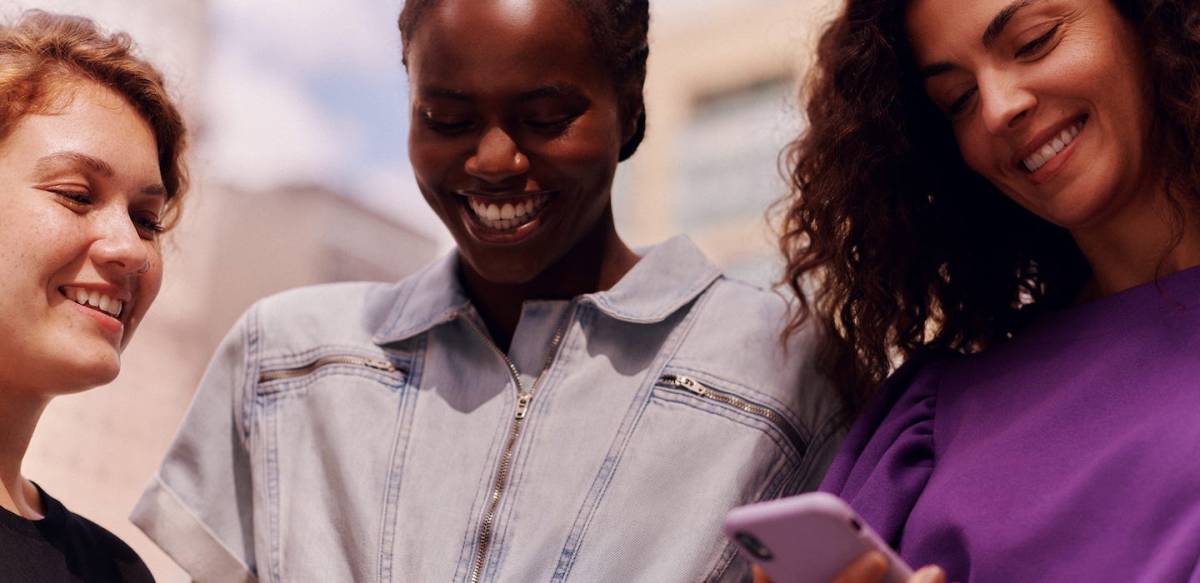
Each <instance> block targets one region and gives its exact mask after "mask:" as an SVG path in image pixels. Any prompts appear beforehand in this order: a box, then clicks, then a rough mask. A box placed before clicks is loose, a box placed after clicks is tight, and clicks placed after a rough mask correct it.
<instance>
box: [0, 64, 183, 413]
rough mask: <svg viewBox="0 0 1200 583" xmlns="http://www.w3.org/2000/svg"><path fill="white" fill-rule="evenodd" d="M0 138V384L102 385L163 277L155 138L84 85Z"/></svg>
mask: <svg viewBox="0 0 1200 583" xmlns="http://www.w3.org/2000/svg"><path fill="white" fill-rule="evenodd" d="M62 95H63V97H64V98H65V99H63V100H61V103H62V106H61V107H52V108H50V111H48V112H45V113H35V114H29V115H26V116H25V117H24V118H22V119H20V120H19V121H18V122H17V123H16V125H15V126H14V127H13V128H12V131H11V132H10V133H9V134H8V136H7V137H6V138H5V139H4V140H3V141H2V142H0V208H2V209H3V212H0V267H2V268H3V270H4V273H5V277H4V278H3V281H2V282H0V354H3V355H4V358H3V363H2V364H0V387H10V386H18V387H30V388H32V390H34V391H36V392H38V393H41V394H44V395H51V394H55V393H64V392H71V391H77V390H82V389H86V388H89V387H92V386H96V385H100V384H103V383H106V382H109V381H111V380H112V379H113V378H114V377H115V376H116V374H117V372H118V370H119V369H120V352H121V350H122V349H123V348H124V347H125V345H126V344H128V342H129V339H130V337H131V336H132V335H133V331H134V329H135V328H136V327H137V325H138V323H139V322H140V321H141V319H142V317H143V316H144V315H145V314H146V310H147V309H149V307H150V304H151V302H153V301H154V297H155V295H157V293H158V289H159V285H160V283H161V281H162V260H161V255H160V252H159V243H158V239H157V235H158V232H157V231H158V230H159V227H158V221H159V217H160V216H161V214H162V212H163V206H164V202H165V197H164V194H163V185H162V179H161V176H160V173H159V166H158V153H157V150H156V147H155V139H154V134H153V133H152V132H151V129H150V127H149V125H148V124H147V123H146V121H145V120H144V119H143V118H142V117H141V116H139V115H138V114H137V113H136V112H135V111H134V109H133V108H132V107H131V106H130V105H129V103H128V102H127V101H125V100H124V99H123V98H121V97H120V96H118V95H117V94H115V93H113V92H112V91H110V90H108V89H105V88H103V87H101V86H100V85H97V84H95V83H92V82H87V81H75V82H71V83H70V84H69V85H67V86H66V87H64V88H63V91H62Z"/></svg>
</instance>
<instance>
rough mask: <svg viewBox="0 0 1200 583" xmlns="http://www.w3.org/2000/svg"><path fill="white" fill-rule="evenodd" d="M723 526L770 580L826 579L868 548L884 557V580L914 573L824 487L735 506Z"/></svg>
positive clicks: (900, 580)
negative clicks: (827, 492) (815, 490)
mask: <svg viewBox="0 0 1200 583" xmlns="http://www.w3.org/2000/svg"><path fill="white" fill-rule="evenodd" d="M724 530H725V535H726V536H728V537H729V538H730V539H731V540H733V542H734V543H735V544H736V545H737V547H738V549H739V550H740V551H741V553H742V554H743V555H745V556H746V558H748V559H750V560H751V561H753V562H755V563H758V564H759V566H761V567H762V569H763V570H764V571H766V573H767V575H769V576H770V577H771V579H772V581H774V583H829V582H830V581H833V578H834V577H836V576H837V575H838V574H839V573H841V572H842V570H843V569H845V568H846V567H847V566H849V565H850V563H852V562H854V560H855V559H858V557H860V556H861V555H862V554H863V553H865V552H867V551H870V550H876V551H879V552H881V553H883V555H884V556H885V557H887V560H888V571H887V574H886V575H885V576H884V577H883V579H882V581H884V582H885V583H904V582H906V581H908V578H909V577H911V576H912V569H911V568H910V567H909V566H908V565H906V564H905V563H904V560H903V559H901V558H900V557H899V556H897V555H896V553H894V552H892V549H890V548H889V547H888V545H887V543H885V542H883V540H882V539H880V538H879V536H878V535H876V534H875V532H874V531H872V530H871V529H870V527H868V526H867V524H866V523H865V522H863V520H862V519H861V518H859V517H858V515H857V514H855V513H854V510H852V509H851V508H850V505H849V504H846V503H845V502H843V501H842V499H841V498H838V497H837V496H834V495H832V494H826V493H824V492H813V493H810V494H801V495H799V496H793V497H791V498H782V499H779V500H772V501H770V502H762V503H759V504H751V505H748V506H740V507H738V508H734V509H733V510H730V511H729V514H728V515H726V516H725V525H724Z"/></svg>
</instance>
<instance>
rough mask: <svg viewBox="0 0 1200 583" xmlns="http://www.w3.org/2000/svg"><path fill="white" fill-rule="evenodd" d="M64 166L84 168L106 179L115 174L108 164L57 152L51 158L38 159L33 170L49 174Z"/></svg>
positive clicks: (83, 156)
mask: <svg viewBox="0 0 1200 583" xmlns="http://www.w3.org/2000/svg"><path fill="white" fill-rule="evenodd" d="M64 166H77V167H82V168H83V169H85V170H87V171H88V172H92V173H94V174H100V175H103V176H105V177H111V176H112V175H113V174H114V172H113V168H112V166H109V164H108V162H105V161H104V160H101V159H99V158H96V157H93V156H88V155H87V154H81V153H79V152H55V153H53V154H50V155H49V156H43V157H41V158H38V161H37V162H36V163H35V164H34V166H33V170H34V172H36V173H37V174H49V173H50V172H54V171H55V170H59V169H61V168H62V167H64Z"/></svg>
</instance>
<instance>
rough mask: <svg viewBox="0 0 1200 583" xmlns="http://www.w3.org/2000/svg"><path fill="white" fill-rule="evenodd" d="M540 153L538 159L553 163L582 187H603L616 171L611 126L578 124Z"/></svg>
mask: <svg viewBox="0 0 1200 583" xmlns="http://www.w3.org/2000/svg"><path fill="white" fill-rule="evenodd" d="M539 150H540V151H539V152H537V154H538V155H539V157H541V158H543V159H548V160H553V161H554V162H555V165H556V166H558V168H559V169H560V171H562V172H564V173H567V174H570V175H571V177H572V178H573V179H574V180H577V181H579V182H580V185H581V186H594V185H595V183H596V182H600V183H601V184H603V183H604V182H605V181H606V180H607V179H608V178H610V177H611V176H612V174H613V172H615V171H616V167H617V155H618V152H619V150H620V142H619V132H616V131H614V130H613V128H612V127H611V126H599V125H598V124H592V125H579V126H575V127H573V128H571V129H570V130H569V131H568V132H567V133H566V134H564V135H562V136H559V137H558V138H556V139H554V140H551V141H549V142H547V143H545V144H543V145H542V147H541V148H539Z"/></svg>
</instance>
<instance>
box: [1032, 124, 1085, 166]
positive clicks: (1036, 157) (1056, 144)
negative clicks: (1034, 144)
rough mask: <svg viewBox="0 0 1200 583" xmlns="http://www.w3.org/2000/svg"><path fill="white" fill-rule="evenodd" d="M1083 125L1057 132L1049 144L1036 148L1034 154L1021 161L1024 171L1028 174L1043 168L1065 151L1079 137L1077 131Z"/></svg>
mask: <svg viewBox="0 0 1200 583" xmlns="http://www.w3.org/2000/svg"><path fill="white" fill-rule="evenodd" d="M1083 124H1084V122H1082V121H1081V122H1079V123H1076V124H1075V125H1072V126H1071V127H1069V128H1066V129H1064V130H1063V131H1061V132H1059V133H1058V135H1056V136H1054V137H1053V138H1051V139H1050V141H1049V142H1046V145H1044V146H1042V147H1041V148H1038V151H1036V152H1034V153H1033V154H1032V155H1030V156H1029V157H1028V158H1025V160H1023V161H1022V163H1023V164H1024V165H1025V169H1026V170H1028V171H1030V172H1036V171H1037V169H1038V168H1041V167H1042V166H1045V165H1046V162H1049V161H1050V159H1051V158H1053V157H1055V156H1057V155H1058V153H1059V152H1061V151H1063V149H1065V148H1066V147H1067V146H1068V145H1070V144H1071V142H1073V141H1074V140H1075V137H1076V136H1078V135H1079V130H1081V129H1082V128H1083Z"/></svg>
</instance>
